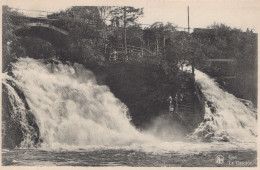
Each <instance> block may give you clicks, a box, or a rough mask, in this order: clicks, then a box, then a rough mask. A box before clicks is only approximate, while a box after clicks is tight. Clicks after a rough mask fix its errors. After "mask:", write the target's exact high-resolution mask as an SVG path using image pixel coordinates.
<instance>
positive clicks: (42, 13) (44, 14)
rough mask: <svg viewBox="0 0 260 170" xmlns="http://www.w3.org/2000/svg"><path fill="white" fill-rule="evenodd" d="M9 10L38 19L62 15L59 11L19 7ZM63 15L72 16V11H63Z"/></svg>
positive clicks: (55, 17)
mask: <svg viewBox="0 0 260 170" xmlns="http://www.w3.org/2000/svg"><path fill="white" fill-rule="evenodd" d="M11 10H12V11H16V12H18V13H21V14H23V15H24V16H26V17H30V18H38V19H58V18H60V17H61V16H62V15H61V14H60V13H57V12H50V11H39V10H30V9H19V8H11ZM63 15H65V16H70V17H73V18H74V13H73V12H63Z"/></svg>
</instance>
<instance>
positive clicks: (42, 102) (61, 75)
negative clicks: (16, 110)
mask: <svg viewBox="0 0 260 170" xmlns="http://www.w3.org/2000/svg"><path fill="white" fill-rule="evenodd" d="M13 74H14V76H15V77H16V83H17V84H18V85H19V86H20V87H21V88H22V90H23V92H24V94H25V96H26V99H27V102H28V104H29V106H30V108H31V111H32V112H33V114H34V115H35V117H36V120H37V124H38V125H39V128H40V133H41V138H42V139H43V142H44V143H43V146H45V147H61V146H66V145H71V146H81V147H84V146H89V145H94V146H96V145H98V146H121V145H131V144H133V143H140V142H144V141H145V140H146V137H144V136H143V135H142V134H141V133H140V132H139V131H137V130H136V129H135V128H134V126H132V125H131V124H130V120H129V118H128V117H127V107H126V106H125V105H124V104H123V103H122V102H120V101H119V100H118V99H117V98H115V97H114V95H113V94H112V93H111V92H110V91H109V88H108V87H107V86H101V85H97V83H96V81H95V77H94V75H93V73H92V72H91V71H88V70H86V69H84V68H83V66H82V65H79V64H74V65H73V66H69V65H65V64H61V63H59V64H57V65H56V64H51V63H50V64H44V63H43V62H42V61H37V60H34V59H30V58H21V59H19V61H18V62H16V63H14V64H13Z"/></svg>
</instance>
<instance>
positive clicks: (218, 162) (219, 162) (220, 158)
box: [215, 155, 225, 165]
mask: <svg viewBox="0 0 260 170" xmlns="http://www.w3.org/2000/svg"><path fill="white" fill-rule="evenodd" d="M224 160H225V158H224V156H222V155H218V156H217V157H216V159H215V161H216V163H217V164H219V165H222V164H224Z"/></svg>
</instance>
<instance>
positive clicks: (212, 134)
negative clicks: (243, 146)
mask: <svg viewBox="0 0 260 170" xmlns="http://www.w3.org/2000/svg"><path fill="white" fill-rule="evenodd" d="M195 80H196V82H197V83H198V84H199V85H200V86H201V90H202V93H203V94H204V96H205V98H206V103H205V105H206V107H205V117H204V121H203V122H202V123H201V124H200V125H199V127H198V128H197V129H195V131H194V133H193V134H192V135H191V136H192V137H204V138H206V139H209V138H212V139H214V138H215V139H217V140H223V141H229V140H232V141H255V140H256V139H255V137H256V134H257V131H256V130H257V112H256V110H255V109H254V108H253V107H252V104H250V103H251V102H249V101H246V102H245V100H240V99H238V98H236V97H235V96H234V95H232V94H230V93H228V92H226V91H224V90H222V89H221V88H220V87H219V86H218V84H217V83H216V82H215V81H214V80H213V79H211V78H210V77H209V76H207V75H206V74H205V73H202V72H201V71H199V70H196V71H195Z"/></svg>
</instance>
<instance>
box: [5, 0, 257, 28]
mask: <svg viewBox="0 0 260 170" xmlns="http://www.w3.org/2000/svg"><path fill="white" fill-rule="evenodd" d="M2 3H3V4H7V5H9V6H10V7H15V8H23V9H33V10H45V11H59V10H64V9H66V8H69V7H71V6H73V5H74V6H75V5H89V6H93V5H99V6H101V5H103V6H113V5H116V6H123V5H127V6H128V5H129V6H135V7H143V8H144V16H143V17H142V18H140V19H139V23H142V24H152V23H154V22H156V21H162V22H164V23H166V22H171V23H174V24H176V25H178V26H180V27H187V6H189V8H190V27H192V28H197V27H202V28H203V27H206V26H209V25H211V24H213V23H214V22H217V23H225V24H227V25H229V26H231V27H236V28H241V29H243V30H246V28H250V29H253V30H254V31H255V32H259V30H260V24H259V23H258V22H257V21H260V18H259V17H260V1H259V0H225V1H224V0H207V1H205V0H193V1H185V0H131V1H130V0H95V1H94V0H4V1H3V2H2Z"/></svg>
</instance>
